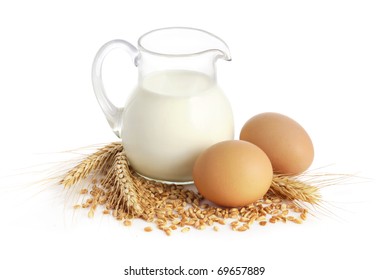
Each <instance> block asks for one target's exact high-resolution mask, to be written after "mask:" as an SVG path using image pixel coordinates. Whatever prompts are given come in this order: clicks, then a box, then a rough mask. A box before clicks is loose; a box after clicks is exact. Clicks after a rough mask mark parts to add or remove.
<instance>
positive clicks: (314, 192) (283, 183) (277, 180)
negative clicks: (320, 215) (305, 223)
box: [268, 174, 321, 204]
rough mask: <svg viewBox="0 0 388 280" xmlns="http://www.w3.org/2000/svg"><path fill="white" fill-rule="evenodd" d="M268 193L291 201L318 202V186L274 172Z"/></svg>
mask: <svg viewBox="0 0 388 280" xmlns="http://www.w3.org/2000/svg"><path fill="white" fill-rule="evenodd" d="M268 194H270V195H274V196H276V197H279V198H283V199H288V200H291V201H301V202H307V203H310V204H319V203H320V202H321V195H320V193H319V188H318V187H315V186H312V185H309V184H306V183H304V182H302V181H299V180H297V179H293V178H292V177H289V176H285V175H278V174H275V175H274V177H273V179H272V184H271V187H270V189H269V191H268Z"/></svg>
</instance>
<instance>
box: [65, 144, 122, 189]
mask: <svg viewBox="0 0 388 280" xmlns="http://www.w3.org/2000/svg"><path fill="white" fill-rule="evenodd" d="M122 150H123V146H122V145H121V143H119V142H114V143H111V144H109V145H106V146H104V147H102V148H100V149H98V150H97V151H96V152H95V153H93V154H91V155H89V156H87V157H86V158H84V159H83V160H82V161H81V162H80V163H79V164H77V165H76V166H75V167H73V168H72V169H70V170H69V171H68V172H66V174H65V176H64V177H63V179H62V180H60V182H59V183H60V184H61V185H63V186H65V187H70V186H73V185H75V184H76V183H78V182H79V181H80V180H83V179H85V178H86V177H88V175H89V174H90V173H92V172H96V171H99V172H101V171H104V170H108V169H109V167H110V166H111V165H112V164H113V161H114V157H115V155H116V154H117V153H119V152H121V151H122Z"/></svg>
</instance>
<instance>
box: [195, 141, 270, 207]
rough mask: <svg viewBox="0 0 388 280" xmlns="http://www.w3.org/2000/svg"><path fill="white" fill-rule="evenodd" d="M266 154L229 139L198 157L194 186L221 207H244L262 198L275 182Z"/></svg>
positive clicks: (244, 143) (248, 145)
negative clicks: (273, 181)
mask: <svg viewBox="0 0 388 280" xmlns="http://www.w3.org/2000/svg"><path fill="white" fill-rule="evenodd" d="M272 175H273V174H272V166H271V162H270V160H269V159H268V157H267V155H266V154H265V153H264V152H263V151H262V150H261V149H260V148H258V147H257V146H255V145H253V144H251V143H248V142H246V141H239V140H229V141H224V142H220V143H217V144H215V145H213V146H211V147H210V148H208V149H206V150H205V151H204V152H203V153H201V155H200V156H199V157H198V158H197V160H196V162H195V164H194V169H193V178H194V184H195V186H196V187H197V189H198V191H199V192H200V193H201V194H202V195H203V196H204V197H205V198H206V199H208V200H210V201H212V202H214V203H216V204H218V205H222V206H227V207H239V206H245V205H247V204H250V203H252V202H255V201H256V200H258V199H260V198H262V197H263V196H264V194H265V193H266V192H267V191H268V189H269V187H270V185H271V182H272Z"/></svg>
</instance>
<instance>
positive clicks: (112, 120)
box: [92, 39, 139, 137]
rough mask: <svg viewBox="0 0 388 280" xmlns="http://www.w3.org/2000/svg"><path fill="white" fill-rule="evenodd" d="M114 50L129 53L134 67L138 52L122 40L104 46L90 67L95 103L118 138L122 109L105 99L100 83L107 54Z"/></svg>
mask: <svg viewBox="0 0 388 280" xmlns="http://www.w3.org/2000/svg"><path fill="white" fill-rule="evenodd" d="M114 49H122V50H124V51H126V52H127V53H129V55H130V57H131V58H132V60H133V62H134V64H135V66H137V57H138V54H139V51H138V50H137V48H136V47H135V46H133V45H132V44H130V43H128V42H127V41H124V40H119V39H117V40H112V41H109V42H107V43H106V44H104V45H103V46H102V47H101V48H100V49H99V51H98V52H97V54H96V56H95V58H94V61H93V66H92V83H93V89H94V93H95V95H96V97H97V101H98V103H99V104H100V107H101V109H102V111H103V112H104V114H105V117H106V119H107V120H108V123H109V125H110V126H111V128H112V130H113V132H114V133H115V134H116V135H117V136H118V137H120V132H121V122H122V112H123V108H119V107H116V106H115V105H114V104H113V103H112V102H111V101H110V100H109V98H108V97H107V95H106V92H105V88H104V83H103V81H102V65H103V63H104V59H105V57H106V55H107V54H109V53H110V52H111V51H112V50H114Z"/></svg>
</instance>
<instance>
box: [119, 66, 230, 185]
mask: <svg viewBox="0 0 388 280" xmlns="http://www.w3.org/2000/svg"><path fill="white" fill-rule="evenodd" d="M121 137H122V140H123V145H124V149H125V152H126V154H127V157H128V159H129V161H130V164H131V165H132V166H133V167H134V168H135V170H136V171H137V172H139V173H140V174H142V175H144V176H146V177H150V178H153V179H159V180H165V181H172V182H186V181H191V180H192V175H191V173H192V168H193V165H194V162H195V160H196V158H197V157H198V155H199V154H200V153H201V152H202V151H203V150H204V149H206V148H208V147H210V146H211V145H213V144H215V143H217V142H220V141H223V140H229V139H233V137H234V124H233V114H232V110H231V107H230V104H229V102H228V100H227V99H226V97H225V96H224V94H223V92H222V91H221V89H220V88H219V87H218V86H217V84H216V82H215V81H214V80H213V79H211V78H210V77H208V76H207V75H205V74H202V73H199V72H194V71H186V70H169V71H161V72H155V73H152V74H150V75H148V76H146V77H145V78H144V79H143V80H142V82H141V83H140V84H139V86H138V87H137V88H136V89H135V91H134V93H133V95H132V96H131V98H130V99H129V101H128V103H127V105H126V106H125V110H124V112H123V126H122V131H121Z"/></svg>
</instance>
